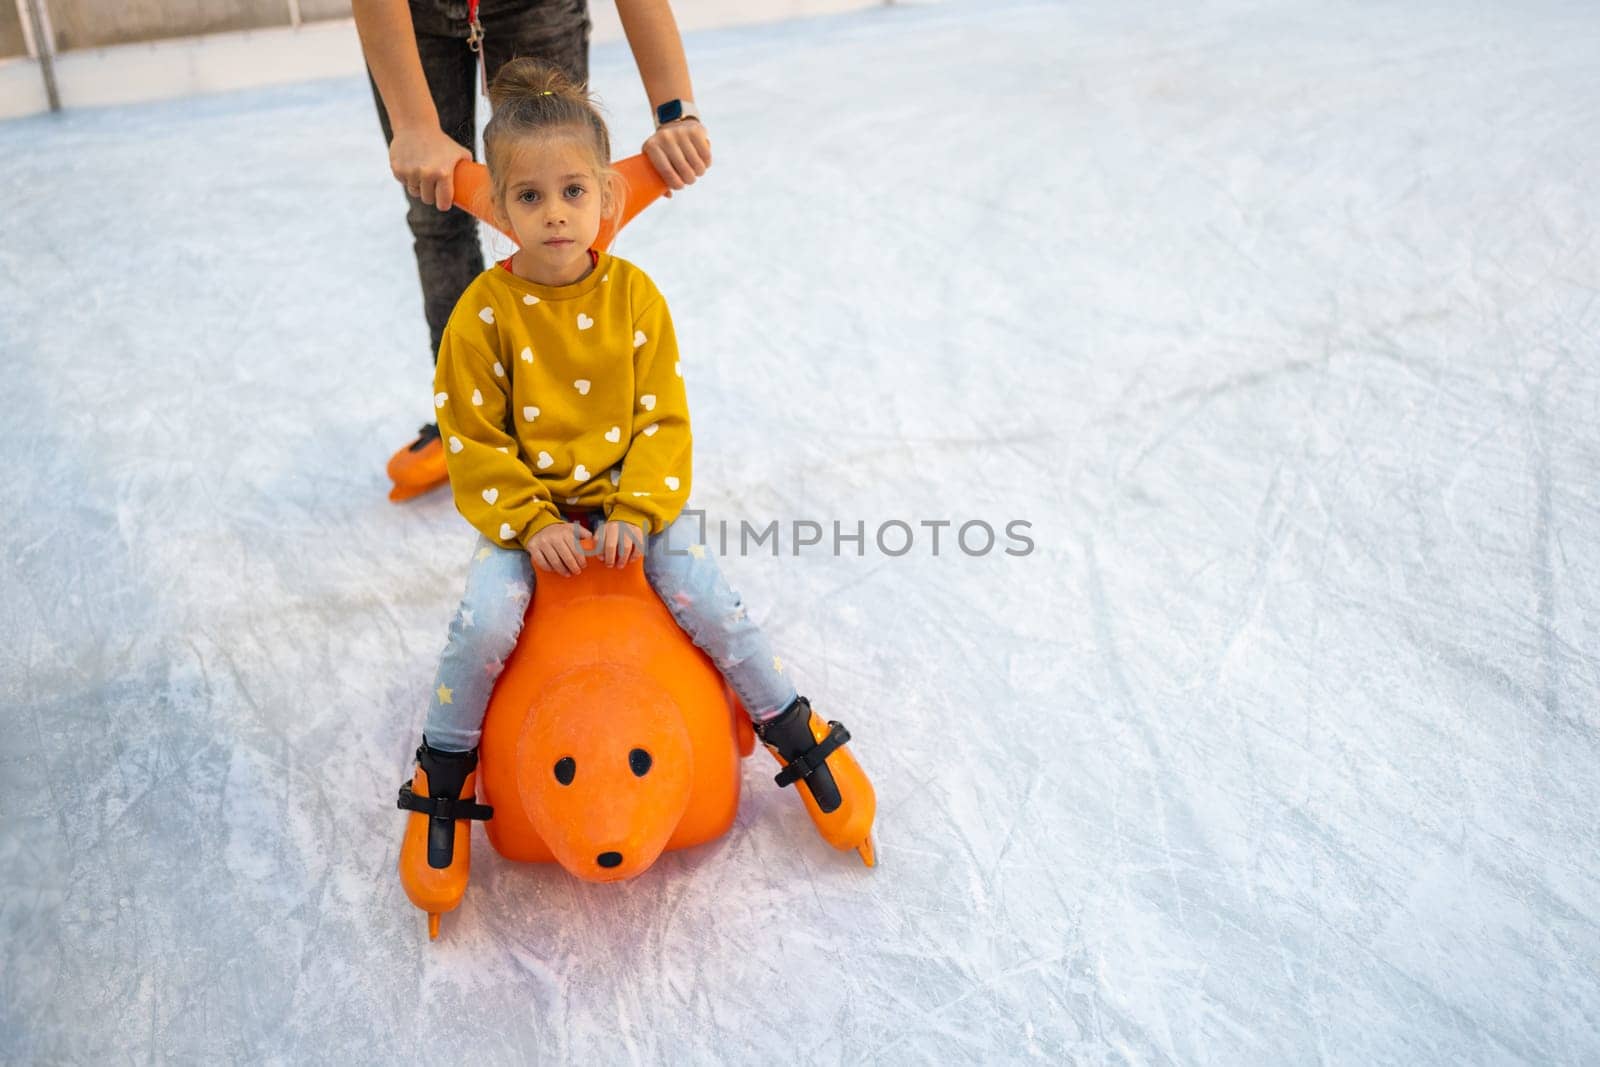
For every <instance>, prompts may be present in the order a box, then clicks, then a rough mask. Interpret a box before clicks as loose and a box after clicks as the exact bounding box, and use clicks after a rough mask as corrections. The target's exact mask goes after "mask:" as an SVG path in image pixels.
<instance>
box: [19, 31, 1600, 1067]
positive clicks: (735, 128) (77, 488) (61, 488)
mask: <svg viewBox="0 0 1600 1067" xmlns="http://www.w3.org/2000/svg"><path fill="white" fill-rule="evenodd" d="M1469 8H1470V9H1466V8H1463V7H1462V5H1458V4H1450V3H1444V2H1432V0H1419V2H1415V3H1407V4H1370V3H1366V4H1363V3H1349V2H1334V3H1311V2H1267V0H1217V2H1214V3H1208V4H1204V5H1194V4H1189V3H1179V2H1176V0H1151V2H1149V3H1141V4H1118V3H1110V2H1098V3H1082V4H1073V5H1039V4H1024V3H1002V4H977V3H970V4H950V5H940V6H934V7H925V6H912V7H905V6H898V5H897V6H894V7H890V8H887V9H881V10H871V11H866V12H862V13H859V14H855V15H851V16H847V17H839V18H832V19H827V20H822V21H815V22H807V23H798V24H792V25H784V26H776V27H763V28H755V29H740V30H734V31H725V32H718V33H707V34H697V35H691V36H690V38H689V42H688V44H689V51H690V56H691V60H692V62H693V65H694V70H695V75H696V89H697V95H698V96H699V97H700V102H701V104H702V106H703V108H704V110H705V112H706V113H707V115H708V116H709V117H710V121H711V129H712V133H713V136H714V138H715V145H716V165H715V167H714V169H713V171H712V173H711V174H710V175H709V176H708V178H707V180H706V181H705V183H704V184H703V185H701V186H699V187H697V188H695V189H694V190H692V191H690V192H689V193H687V194H686V195H682V196H679V197H676V198H674V199H673V200H671V201H668V202H663V203H661V204H659V205H658V206H656V207H653V208H652V209H651V210H650V211H649V212H647V213H646V214H645V215H644V216H642V217H641V218H640V219H639V221H638V222H637V223H636V224H635V225H634V227H633V228H632V229H631V231H630V232H628V233H627V234H625V235H624V239H623V241H622V243H621V244H620V245H619V248H618V251H619V252H620V253H621V254H623V255H625V256H628V257H631V258H633V259H634V260H636V261H637V262H639V263H640V264H641V265H643V266H644V267H645V268H646V269H647V270H649V271H650V272H651V273H652V275H653V276H654V277H655V278H656V280H657V282H658V283H659V284H660V285H661V287H662V289H663V290H664V291H665V292H666V294H667V295H668V297H669V299H670V300H671V301H672V304H673V307H674V309H675V312H676V315H677V320H678V328H679V331H680V341H681V344H682V347H683V350H684V353H685V356H684V364H685V374H686V376H687V378H688V382H689V390H690V398H691V401H692V404H693V407H694V415H695V419H696V437H697V445H698V447H697V457H696V458H697V462H696V472H695V473H696V475H697V483H698V484H697V485H696V499H697V501H698V502H700V503H701V504H703V505H705V506H706V507H707V508H709V509H711V510H712V511H713V512H714V513H718V514H721V515H724V516H727V517H729V518H730V519H732V520H734V521H737V520H739V519H748V520H750V521H751V522H752V523H756V524H760V523H765V522H766V521H768V520H771V519H777V520H780V521H781V522H783V523H785V524H788V523H791V522H793V521H795V520H802V519H811V520H816V521H818V522H820V523H823V524H824V527H825V529H827V530H828V538H829V539H831V532H832V531H831V526H830V524H831V523H832V522H833V521H835V520H837V521H839V522H841V523H842V524H843V529H844V531H845V532H847V533H850V532H854V530H855V523H856V522H858V521H860V522H862V523H864V529H865V532H866V539H865V545H864V549H863V552H862V554H861V555H860V556H859V557H858V556H856V555H855V554H854V553H855V549H854V546H853V545H851V544H846V546H845V549H846V550H845V552H844V554H843V555H842V556H839V557H836V556H835V555H833V553H832V552H831V551H829V549H830V548H831V545H828V544H827V543H826V541H825V544H824V546H823V547H822V548H821V549H814V550H808V551H804V552H802V554H801V555H800V556H799V557H794V556H791V555H788V554H787V553H786V554H785V555H784V556H782V557H780V558H778V559H774V558H772V557H771V556H770V555H763V554H753V555H751V556H749V557H746V558H739V557H737V556H735V557H733V558H729V559H727V560H725V561H724V567H725V569H726V570H727V571H728V573H729V574H730V576H731V577H732V579H733V581H734V583H735V585H736V587H737V588H739V589H740V591H741V592H742V593H743V595H744V600H745V603H746V604H747V605H748V607H749V610H750V612H751V613H752V614H753V615H755V616H756V617H757V618H758V619H759V620H760V621H761V622H762V624H763V625H764V626H766V627H767V629H768V630H769V632H770V634H771V636H772V638H773V641H774V644H775V647H776V648H777V649H778V650H779V652H780V654H781V657H782V659H783V661H784V665H785V669H786V670H787V671H789V672H791V673H792V675H793V676H794V677H795V678H796V679H797V680H798V681H799V684H800V686H801V689H802V691H804V692H806V693H808V694H809V695H810V696H811V697H812V698H813V700H814V701H815V702H816V704H817V706H818V707H819V709H822V710H823V711H824V712H825V713H827V714H829V715H833V716H836V717H839V718H842V719H844V720H845V721H846V722H847V723H848V724H849V726H850V727H851V729H852V730H853V731H854V733H855V735H856V740H855V742H853V743H854V744H855V746H856V751H857V752H858V753H859V756H860V758H861V760H862V761H863V762H864V763H865V765H866V766H867V767H868V768H869V769H870V771H871V773H872V774H873V776H874V778H875V780H876V783H877V789H878V795H879V798H880V803H881V811H880V816H879V829H878V846H879V853H880V860H881V865H880V867H879V868H878V869H877V870H875V871H868V870H866V869H865V868H863V867H862V866H860V865H859V864H858V863H856V862H854V860H853V858H852V857H849V856H845V855H842V854H837V853H834V852H832V851H831V850H829V849H827V848H826V847H825V846H824V845H823V844H822V842H821V841H820V839H819V838H818V837H817V836H816V834H815V833H814V832H813V831H812V829H811V826H810V823H809V822H808V820H807V819H806V817H805V815H804V813H803V811H802V810H801V808H800V805H799V804H798V803H797V802H796V800H795V798H794V797H793V796H792V795H790V793H789V791H780V790H778V789H777V788H776V787H774V786H773V785H772V783H771V780H770V778H771V773H772V768H771V767H770V765H769V763H770V761H768V760H767V758H766V757H765V755H764V754H758V756H759V758H754V759H752V760H750V761H749V762H748V763H747V764H746V766H745V771H744V781H745V786H746V788H747V795H746V801H745V804H744V807H743V809H742V811H741V813H740V816H739V819H738V821H737V823H736V825H735V826H734V828H733V830H732V832H731V833H730V834H729V835H728V836H727V837H726V838H725V839H723V840H722V841H720V842H718V843H716V844H714V845H710V846H706V847H703V848H700V849H697V850H694V851H692V852H688V853H679V854H672V855H668V856H665V857H663V858H662V859H661V860H660V862H658V863H657V864H656V865H655V867H654V868H653V869H652V870H650V871H649V872H648V873H647V874H646V875H645V876H643V877H641V878H639V879H638V880H636V881H634V882H630V883H626V884H622V885H617V886H611V887H604V886H593V885H589V884H586V883H579V882H576V881H574V880H573V879H571V878H570V877H568V876H566V875H565V874H563V873H562V872H560V871H559V870H554V869H537V868H532V867H520V866H515V865H512V864H509V863H507V862H505V861H502V860H500V859H499V858H498V857H497V856H495V855H493V854H492V852H491V851H490V850H489V849H488V848H487V847H486V845H485V842H484V839H483V838H482V836H481V831H480V833H479V837H478V848H477V850H476V852H475V868H474V875H473V885H472V887H471V890H470V892H469V893H468V896H467V900H466V902H465V904H464V905H463V907H462V909H461V910H460V912H459V913H457V914H455V915H453V916H451V917H450V918H449V919H447V920H446V924H445V937H444V939H443V940H442V941H440V942H439V943H437V944H435V945H429V944H427V943H426V940H425V937H424V934H423V924H422V921H421V919H420V918H419V916H418V915H417V914H416V913H415V912H414V911H413V910H412V909H411V908H410V906H409V905H408V904H407V902H406V901H405V899H404V897H403V896H402V894H401V893H400V891H399V889H398V886H397V884H396V879H395V875H394V865H395V855H396V849H397V846H398V837H399V831H400V825H401V823H400V819H401V816H400V815H399V813H398V812H396V811H395V810H394V808H393V796H394V790H395V787H396V785H398V783H399V781H400V779H401V776H402V774H403V773H404V771H405V769H406V766H407V759H408V757H409V754H410V751H411V749H412V748H413V746H414V745H415V744H416V739H417V733H418V729H419V726H420V722H421V715H422V709H423V705H424V701H425V699H426V695H427V691H428V687H429V680H430V677H431V672H432V670H433V667H434V662H435V657H436V656H437V654H438V651H439V649H440V647H441V646H442V644H443V641H444V637H445V628H446V624H447V622H448V619H449V616H450V613H451V611H452V610H453V609H454V606H455V598H456V597H457V595H458V594H459V592H460V587H461V581H462V576H463V574H464V568H465V565H466V561H467V559H466V557H467V553H468V551H469V549H470V545H471V538H472V534H471V532H470V530H469V529H468V528H467V527H466V525H465V524H464V523H463V522H462V521H461V520H460V519H459V518H458V517H457V515H456V514H455V512H454V511H453V509H452V507H451V505H450V503H449V501H448V500H447V499H446V498H444V497H443V496H434V497H430V498H425V499H422V500H419V501H416V502H414V503H411V504H409V505H407V506H404V507H396V506H394V505H391V504H389V503H387V502H386V501H385V499H384V491H385V489H386V483H385V481H384V479H383V475H382V469H383V462H384V460H385V458H386V457H387V455H388V453H389V451H390V450H391V449H392V448H393V447H394V446H395V445H396V444H397V443H398V442H399V441H401V440H402V439H404V438H405V437H406V436H407V435H408V433H409V432H410V431H411V430H412V429H413V428H414V427H415V426H416V425H417V424H418V423H420V422H421V421H423V419H424V418H426V417H427V415H428V412H429V410H430V409H429V407H428V368H427V356H426V352H425V347H424V346H425V339H424V337H423V328H422V322H421V316H420V307H419V300H418V296H417V289H416V280H415V274H414V266H413V263H412V261H411V258H410V250H409V236H408V235H407V234H406V232H405V230H404V227H403V224H402V220H401V210H402V205H401V196H400V192H399V190H398V188H397V187H396V186H395V185H394V183H393V182H392V180H391V179H390V178H389V176H388V173H387V170H386V168H385V161H384V158H383V153H382V150H381V147H380V145H379V139H378V131H377V124H376V122H375V120H374V117H373V115H372V108H371V101H370V99H369V97H368V92H367V89H366V86H365V84H364V83H363V82H361V81H359V80H357V79H353V78H352V79H345V80H339V81H333V82H326V83H320V84H315V85H308V86H302V87H295V88H284V89H273V90H270V91H260V92H250V93H241V94H235V95H228V96H222V97H215V98H210V99H205V100H198V101H187V102H172V103H162V104H154V105H148V106H139V107H127V108H119V109H115V110H105V111H93V112H81V113H77V114H69V115H67V116H66V117H64V118H59V119H46V118H36V119H28V120H25V121H18V122H12V123H7V124H4V125H0V179H3V188H4V189H5V193H6V203H5V206H4V209H3V210H0V356H3V366H4V376H3V383H4V396H5V400H6V403H5V418H4V420H3V421H0V446H3V455H4V458H5V477H4V479H3V480H0V514H3V516H4V518H3V520H0V549H3V553H4V557H3V558H4V570H3V574H0V622H3V627H0V633H3V635H4V640H3V641H0V687H3V688H0V712H3V724H4V727H5V741H6V743H7V745H8V750H7V751H6V752H5V754H4V758H3V759H0V827H3V829H0V887H3V892H0V938H3V946H4V953H3V956H0V960H3V962H0V1059H3V1060H5V1061H7V1062H63V1061H73V1062H91V1063H98V1062H108V1061H121V1060H124V1059H129V1060H136V1061H145V1060H161V1061H176V1062H192V1063H217V1062H225V1061H232V1062H263V1061H279V1062H294V1063H301V1062H308V1061H336V1062H394V1061H396V1060H401V1059H404V1060H407V1061H412V1062H428V1061H434V1060H441V1058H442V1061H447V1062H460V1061H462V1060H467V1059H470V1060H471V1061H472V1062H483V1063H514V1062H533V1061H539V1062H572V1063H601V1062H618V1061H630V1060H631V1061H640V1062H672V1063H681V1062H712V1061H724V1062H783V1061H785V1060H787V1059H790V1058H797V1059H801V1060H805V1061H813V1062H823V1063H834V1062H850V1063H857V1062H866V1063H907V1062H930V1061H937V1062H946V1061H955V1062H972V1063H979V1062H981V1063H989V1062H996V1061H1028V1060H1036V1061H1041V1062H1063V1061H1072V1062H1087V1063H1121V1062H1134V1063H1166V1062H1179V1063H1216V1064H1230V1065H1231V1064H1238V1063H1287V1062H1314V1061H1321V1060H1326V1061H1333V1062H1342V1063H1361V1064H1365V1063H1405V1064H1412V1063H1441V1064H1457V1063H1486V1064H1487V1063H1493V1064H1502V1063H1522V1062H1525V1063H1548V1062H1567V1063H1580V1062H1590V1063H1592V1062H1595V1061H1596V1060H1597V1059H1600V979H1597V977H1596V963H1597V961H1600V930H1597V920H1600V870H1597V867H1600V861H1597V859H1596V857H1597V854H1600V849H1597V845H1600V841H1597V830H1596V826H1597V819H1596V812H1597V811H1600V737H1597V729H1600V712H1597V698H1600V668H1597V665H1596V658H1595V651H1596V647H1597V638H1600V371H1597V365H1600V351H1597V348H1596V338H1597V337H1600V301H1597V299H1596V284H1597V281H1600V241H1597V237H1600V215H1597V214H1596V210H1595V205H1596V203H1597V200H1596V189H1597V180H1600V169H1597V168H1600V164H1597V162H1596V161H1597V158H1600V156H1597V152H1600V67H1597V66H1596V64H1595V62H1594V57H1595V55H1597V54H1600V9H1597V8H1596V7H1595V5H1593V4H1592V3H1587V2H1585V0H1572V2H1550V3H1542V2H1537V0H1535V2H1534V3H1530V4H1523V5H1501V6H1500V7H1498V8H1497V7H1496V6H1493V5H1488V6H1485V5H1473V6H1469ZM595 84H596V87H597V89H598V90H599V91H600V92H601V93H602V94H603V95H604V96H605V98H606V100H607V102H608V104H609V105H610V111H611V114H612V115H613V116H614V119H615V124H616V128H617V129H616V132H617V141H618V143H619V144H620V145H623V146H633V145H637V144H638V143H639V142H640V141H641V140H642V138H643V135H644V133H645V124H644V121H643V116H644V114H645V108H644V106H643V100H642V94H641V92H640V89H639V88H638V86H637V82H636V77H635V75H634V73H633V71H632V69H631V67H630V65H629V61H628V59H627V55H626V53H625V51H623V50H622V49H621V48H620V47H618V46H609V47H602V48H597V49H596V54H595ZM896 519H898V520H901V521H904V522H906V523H908V524H910V525H911V527H912V530H913V532H914V533H915V534H916V538H915V541H914V544H913V547H912V550H911V551H909V552H907V553H906V554H904V555H902V556H892V555H889V554H886V553H885V552H884V551H881V550H880V549H879V547H878V545H877V544H875V543H874V541H875V534H876V532H877V530H878V529H879V527H880V526H881V525H882V524H883V523H885V522H888V521H890V520H896ZM1014 519H1016V520H1026V521H1028V522H1030V523H1031V524H1032V525H1031V527H1030V528H1029V529H1028V531H1027V532H1028V534H1029V536H1030V537H1031V538H1032V540H1033V543H1034V546H1035V547H1034V550H1033V551H1032V552H1031V553H1030V554H1028V555H1024V556H1013V555H1007V554H1006V553H1005V551H1004V549H1005V548H1006V547H1008V546H1013V545H1014V544H1015V542H1012V541H1009V540H1008V539H1007V538H1006V536H1005V533H1004V524H1005V523H1007V522H1010V521H1011V520H1014ZM935 520H949V521H951V522H952V523H954V524H956V525H954V526H951V527H948V528H943V529H942V531H941V532H942V535H943V537H942V541H941V545H940V553H939V555H938V556H937V557H935V556H934V555H933V554H932V551H931V546H930V534H931V530H932V528H931V527H924V526H921V525H920V524H921V523H922V522H924V521H927V522H933V521H935ZM971 520H983V521H985V522H988V523H990V524H991V526H993V527H994V528H995V530H996V532H997V535H998V537H997V541H996V544H995V547H994V548H993V549H992V550H991V551H990V552H989V553H988V554H986V555H981V556H976V555H975V556H969V555H966V554H964V553H963V551H962V550H961V548H960V547H959V545H958V544H957V543H956V540H955V539H956V534H957V527H958V526H959V525H960V524H961V523H964V522H968V521H971ZM903 539H904V538H903V534H901V533H900V532H899V530H898V528H894V527H890V528H889V530H888V533H887V535H886V539H885V543H886V544H887V545H888V547H889V548H890V549H898V547H899V546H900V544H901V542H902V541H903ZM982 540H983V538H982V535H981V528H978V527H974V528H972V529H970V530H969V531H968V544H969V545H971V546H973V547H981V544H982Z"/></svg>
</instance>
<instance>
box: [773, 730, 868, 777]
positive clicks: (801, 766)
mask: <svg viewBox="0 0 1600 1067" xmlns="http://www.w3.org/2000/svg"><path fill="white" fill-rule="evenodd" d="M848 740H850V731H849V730H846V729H845V728H844V723H842V722H834V721H832V720H829V722H828V736H827V737H824V738H823V739H822V740H821V741H818V742H817V743H816V744H815V745H813V746H811V747H810V748H808V749H806V751H805V752H803V753H801V754H800V755H798V756H796V757H795V758H794V759H792V760H790V761H789V762H788V763H787V764H785V765H784V768H783V770H781V771H779V772H778V773H777V774H776V775H774V776H773V779H772V780H773V781H774V782H777V783H778V784H779V785H780V786H784V785H791V784H793V783H795V782H798V781H799V780H800V779H802V778H810V777H811V776H812V775H813V774H816V773H817V771H819V770H821V769H822V765H823V764H824V763H826V762H827V761H828V757H829V756H831V755H833V753H834V751H835V750H836V749H839V748H841V747H843V745H844V743H845V742H846V741H848Z"/></svg>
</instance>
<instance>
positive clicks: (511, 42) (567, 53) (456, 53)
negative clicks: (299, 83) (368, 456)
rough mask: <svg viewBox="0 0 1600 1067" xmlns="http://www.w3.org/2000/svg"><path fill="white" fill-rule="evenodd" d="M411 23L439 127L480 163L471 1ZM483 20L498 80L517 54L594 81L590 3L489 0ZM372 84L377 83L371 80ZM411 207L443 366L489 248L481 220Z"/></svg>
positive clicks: (415, 5) (390, 133)
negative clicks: (445, 348) (444, 341)
mask: <svg viewBox="0 0 1600 1067" xmlns="http://www.w3.org/2000/svg"><path fill="white" fill-rule="evenodd" d="M411 21H412V24H413V26H414V27H415V28H416V34H417V52H418V54H419V55H420V56H421V57H422V73H423V75H424V76H425V77H426V78H427V79H428V90H429V92H430V93H431V94H432V95H433V104H434V107H435V108H437V109H438V111H439V125H440V127H441V128H443V130H444V132H445V133H446V134H448V135H449V136H451V137H453V138H455V139H456V140H457V141H459V142H460V143H461V144H463V145H466V146H467V147H468V148H470V149H472V151H473V158H477V146H476V144H474V135H475V134H476V131H477V126H476V120H475V116H474V113H473V112H474V108H475V106H476V103H477V100H478V96H479V92H480V86H479V80H478V79H479V74H478V57H477V54H476V53H474V52H473V51H472V50H471V49H470V48H468V47H467V0H411ZM478 21H479V23H481V24H482V26H483V32H484V39H483V56H484V61H485V63H486V65H487V67H488V72H489V78H490V80H491V81H492V80H493V79H494V76H495V74H496V73H497V72H498V71H499V70H500V68H501V67H502V66H504V65H505V64H506V63H507V62H509V61H510V60H512V59H514V58H516V57H517V56H532V57H534V58H535V59H542V60H544V61H546V62H547V63H552V64H554V65H555V66H558V67H560V68H561V69H562V70H564V71H566V72H567V74H568V76H570V77H572V78H574V79H576V80H577V81H578V82H579V83H584V82H587V81H588V80H589V5H588V0H482V4H481V6H480V7H479V8H478ZM367 80H368V81H369V82H370V81H371V80H372V79H371V75H370V74H369V75H368V78H367ZM372 98H373V100H375V101H376V102H377V105H378V121H379V122H380V123H381V124H382V125H383V139H384V142H385V143H386V144H387V143H388V142H390V141H392V140H394V130H393V128H392V127H391V126H390V124H389V112H388V110H387V109H385V108H384V106H383V98H382V97H380V96H379V95H378V87H377V86H376V85H373V87H372ZM485 103H486V104H487V101H485ZM402 191H403V190H402ZM406 203H407V207H406V224H407V225H409V226H410V227H411V236H412V238H413V239H414V245H413V247H414V248H415V249H416V253H417V274H418V275H419V276H420V277H421V279H422V311H423V314H424V315H425V316H426V317H427V320H428V333H429V334H430V335H431V339H432V342H433V358H434V360H435V361H437V360H438V358H439V338H440V337H442V336H443V335H444V327H445V323H446V322H448V321H449V320H450V312H451V311H452V310H454V309H455V306H456V301H457V300H459V299H460V298H461V293H462V291H463V290H465V289H466V287H467V285H468V284H469V283H470V282H471V281H472V279H474V278H476V277H477V276H478V275H479V274H480V273H482V271H483V266H484V263H483V250H482V249H481V247H480V246H479V244H478V225H477V222H476V221H475V220H474V219H473V217H472V216H471V215H468V214H467V213H466V212H465V211H462V210H461V209H460V208H451V209H450V210H449V211H440V210H439V209H438V208H436V207H434V206H433V205H432V204H424V203H423V202H422V201H420V200H416V199H414V198H412V197H411V196H409V195H407V196H406Z"/></svg>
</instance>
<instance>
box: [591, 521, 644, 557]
mask: <svg viewBox="0 0 1600 1067" xmlns="http://www.w3.org/2000/svg"><path fill="white" fill-rule="evenodd" d="M600 546H601V558H602V559H604V560H605V561H606V566H607V567H624V566H626V565H627V563H628V561H629V560H630V559H632V558H633V557H634V556H635V555H637V556H638V557H639V558H640V559H643V558H644V531H643V530H642V529H640V528H639V527H638V526H635V525H634V524H633V523H631V522H623V521H622V520H621V519H617V520H615V521H607V523H606V524H605V528H604V530H603V531H602V533H601V540H600Z"/></svg>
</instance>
